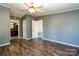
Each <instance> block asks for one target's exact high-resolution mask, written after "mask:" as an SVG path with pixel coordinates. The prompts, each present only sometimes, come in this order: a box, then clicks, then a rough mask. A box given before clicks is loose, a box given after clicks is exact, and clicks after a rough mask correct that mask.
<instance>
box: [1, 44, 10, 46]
mask: <svg viewBox="0 0 79 59" xmlns="http://www.w3.org/2000/svg"><path fill="white" fill-rule="evenodd" d="M9 44H10V43H5V44H1V45H0V46H5V45H9Z"/></svg>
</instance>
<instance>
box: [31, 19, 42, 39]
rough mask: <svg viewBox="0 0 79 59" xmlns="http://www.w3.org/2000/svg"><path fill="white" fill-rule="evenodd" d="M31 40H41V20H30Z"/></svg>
mask: <svg viewBox="0 0 79 59" xmlns="http://www.w3.org/2000/svg"><path fill="white" fill-rule="evenodd" d="M32 38H43V20H32Z"/></svg>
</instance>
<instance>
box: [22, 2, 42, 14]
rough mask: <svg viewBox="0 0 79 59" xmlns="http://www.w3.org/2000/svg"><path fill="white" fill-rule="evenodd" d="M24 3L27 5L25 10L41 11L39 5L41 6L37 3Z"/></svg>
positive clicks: (31, 11)
mask: <svg viewBox="0 0 79 59" xmlns="http://www.w3.org/2000/svg"><path fill="white" fill-rule="evenodd" d="M24 4H25V6H27V10H28V11H29V12H30V13H35V12H41V11H40V10H39V8H40V7H41V6H39V5H37V4H34V3H28V4H27V3H24Z"/></svg>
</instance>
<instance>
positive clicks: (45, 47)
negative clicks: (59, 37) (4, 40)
mask: <svg viewBox="0 0 79 59" xmlns="http://www.w3.org/2000/svg"><path fill="white" fill-rule="evenodd" d="M10 42H11V44H9V45H6V46H1V47H0V56H54V55H60V56H67V55H70V56H73V55H74V56H75V55H76V56H77V55H79V48H75V47H71V46H67V45H63V44H59V43H56V42H50V41H47V40H42V39H30V40H25V39H19V38H14V39H12V40H11V41H10Z"/></svg>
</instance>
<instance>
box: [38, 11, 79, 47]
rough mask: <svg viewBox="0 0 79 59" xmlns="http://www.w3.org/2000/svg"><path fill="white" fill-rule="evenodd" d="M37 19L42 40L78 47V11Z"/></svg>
mask: <svg viewBox="0 0 79 59" xmlns="http://www.w3.org/2000/svg"><path fill="white" fill-rule="evenodd" d="M39 18H41V19H43V36H44V38H47V39H50V40H55V41H59V42H64V43H68V44H73V45H77V46H79V10H75V11H71V12H64V13H58V14H54V15H49V16H42V17H39Z"/></svg>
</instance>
